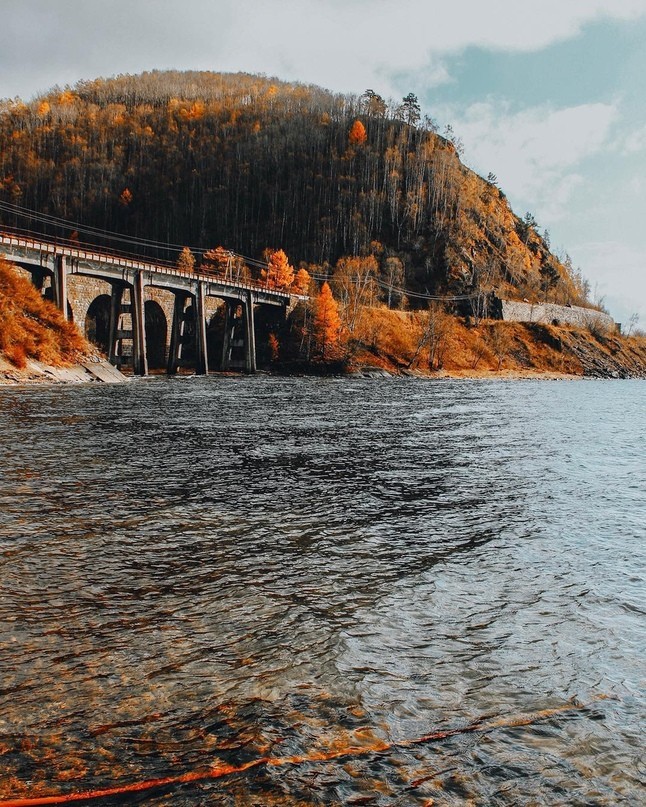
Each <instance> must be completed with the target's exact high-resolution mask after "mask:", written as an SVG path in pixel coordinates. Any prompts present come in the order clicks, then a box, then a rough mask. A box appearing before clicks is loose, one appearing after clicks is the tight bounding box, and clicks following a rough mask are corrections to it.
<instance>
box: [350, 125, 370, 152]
mask: <svg viewBox="0 0 646 807" xmlns="http://www.w3.org/2000/svg"><path fill="white" fill-rule="evenodd" d="M367 139H368V135H367V134H366V127H365V126H364V125H363V123H361V121H360V120H356V121H355V122H354V123H353V124H352V126H351V127H350V131H349V133H348V143H349V144H350V145H351V146H362V145H363V144H364V143H365V142H366V140H367Z"/></svg>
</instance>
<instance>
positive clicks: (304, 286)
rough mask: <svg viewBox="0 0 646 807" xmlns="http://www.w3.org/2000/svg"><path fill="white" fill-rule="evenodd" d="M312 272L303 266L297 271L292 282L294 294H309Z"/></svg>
mask: <svg viewBox="0 0 646 807" xmlns="http://www.w3.org/2000/svg"><path fill="white" fill-rule="evenodd" d="M310 280H311V278H310V273H309V272H308V271H307V269H305V268H304V267H302V266H301V268H300V269H299V270H298V272H296V276H295V277H294V282H293V283H292V289H291V290H292V293H293V294H307V293H308V291H309V287H310Z"/></svg>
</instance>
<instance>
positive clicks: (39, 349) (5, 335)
mask: <svg viewBox="0 0 646 807" xmlns="http://www.w3.org/2000/svg"><path fill="white" fill-rule="evenodd" d="M89 350H90V346H89V345H88V343H87V342H86V341H85V339H83V337H82V336H81V335H80V334H79V332H78V331H77V329H76V327H75V326H74V325H72V324H71V323H69V322H66V321H65V319H64V317H63V315H62V314H61V312H60V311H59V310H58V309H57V308H56V307H55V306H54V305H53V304H52V303H51V302H49V301H47V300H44V299H43V297H42V296H41V294H40V293H39V292H38V291H37V289H35V288H34V286H32V284H31V283H30V282H29V281H28V280H27V279H25V278H23V277H20V276H19V275H18V274H17V273H16V271H15V270H14V268H13V267H12V265H11V264H10V263H8V262H7V261H4V260H2V259H0V353H1V354H3V355H4V357H5V358H6V359H8V360H9V361H10V362H11V364H13V365H14V367H18V368H19V369H22V368H24V367H25V366H26V364H27V360H28V359H35V360H36V361H40V362H43V363H44V364H49V365H52V366H54V367H61V366H67V365H70V364H73V363H74V361H75V360H77V359H78V358H79V356H81V355H82V354H84V353H87V352H89Z"/></svg>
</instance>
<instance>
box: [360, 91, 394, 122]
mask: <svg viewBox="0 0 646 807" xmlns="http://www.w3.org/2000/svg"><path fill="white" fill-rule="evenodd" d="M359 103H360V105H361V109H362V110H363V112H365V114H366V115H370V116H371V117H373V118H383V117H385V116H386V112H387V111H388V105H387V104H386V102H385V101H384V99H383V98H382V97H381V95H379V94H378V93H376V92H375V91H374V90H366V91H365V92H364V94H363V95H362V96H361V97H360V98H359Z"/></svg>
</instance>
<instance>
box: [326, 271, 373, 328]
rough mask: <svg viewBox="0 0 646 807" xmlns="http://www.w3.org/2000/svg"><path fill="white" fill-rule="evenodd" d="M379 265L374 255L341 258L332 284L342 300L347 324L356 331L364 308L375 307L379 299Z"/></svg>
mask: <svg viewBox="0 0 646 807" xmlns="http://www.w3.org/2000/svg"><path fill="white" fill-rule="evenodd" d="M377 271H378V264H377V260H376V258H375V256H374V255H366V256H359V255H353V256H348V257H343V258H339V260H338V261H337V263H336V267H335V268H334V275H333V276H332V282H333V285H334V289H335V291H336V292H337V294H338V295H339V296H340V298H341V302H342V304H343V308H344V319H345V324H346V326H347V328H348V330H349V331H351V332H352V331H354V329H355V326H356V324H357V318H358V316H359V311H360V309H361V307H362V306H365V305H374V304H375V302H376V301H377V297H378V293H379V290H378V287H377V282H376V280H377Z"/></svg>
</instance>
